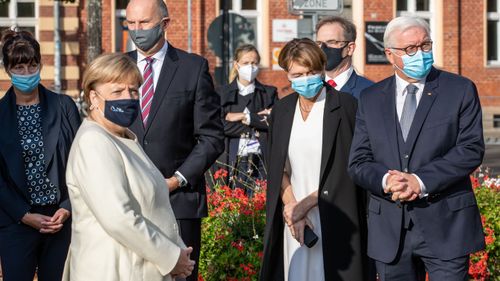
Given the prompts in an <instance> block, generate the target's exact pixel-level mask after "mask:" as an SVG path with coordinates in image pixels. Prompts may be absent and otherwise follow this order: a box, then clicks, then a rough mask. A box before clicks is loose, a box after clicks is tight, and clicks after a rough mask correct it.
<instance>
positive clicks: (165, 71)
mask: <svg viewBox="0 0 500 281" xmlns="http://www.w3.org/2000/svg"><path fill="white" fill-rule="evenodd" d="M165 44H167V43H165ZM178 60H179V57H178V56H177V51H176V49H175V48H174V46H172V45H171V44H169V45H168V49H167V54H166V55H165V59H164V60H163V65H162V67H161V72H160V77H159V78H158V85H157V86H156V89H155V95H154V97H153V101H152V103H151V111H150V112H149V117H148V122H147V125H146V128H145V134H147V133H148V130H149V128H150V127H151V123H153V122H154V118H155V115H156V113H157V112H158V109H159V107H160V105H161V103H162V101H163V99H164V98H165V96H166V95H167V94H168V88H169V87H170V83H171V82H172V80H173V79H174V76H175V72H176V71H177V67H178Z"/></svg>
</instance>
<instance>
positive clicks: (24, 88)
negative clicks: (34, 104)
mask: <svg viewBox="0 0 500 281" xmlns="http://www.w3.org/2000/svg"><path fill="white" fill-rule="evenodd" d="M10 75H11V79H12V85H14V87H15V88H16V89H18V90H19V91H21V92H22V93H25V94H31V92H32V91H33V90H34V89H35V88H36V87H38V84H40V69H39V70H37V72H35V73H33V74H29V75H19V74H14V73H10Z"/></svg>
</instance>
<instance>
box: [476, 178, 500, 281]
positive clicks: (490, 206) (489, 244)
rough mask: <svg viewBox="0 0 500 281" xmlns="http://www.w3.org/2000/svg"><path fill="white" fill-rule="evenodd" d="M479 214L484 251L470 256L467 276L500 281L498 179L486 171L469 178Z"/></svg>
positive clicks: (499, 195)
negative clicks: (482, 231) (482, 229)
mask: <svg viewBox="0 0 500 281" xmlns="http://www.w3.org/2000/svg"><path fill="white" fill-rule="evenodd" d="M471 180H472V185H473V188H474V193H475V194H476V199H477V204H478V206H479V210H480V212H481V220H482V222H483V228H484V235H485V236H486V238H485V241H486V249H485V250H484V251H480V252H478V253H475V254H473V255H471V258H470V266H469V275H470V277H471V279H472V280H476V281H486V280H500V240H499V238H500V237H498V236H499V235H500V219H499V218H500V178H491V177H489V175H488V170H487V169H479V170H478V171H477V172H475V173H474V175H472V176H471Z"/></svg>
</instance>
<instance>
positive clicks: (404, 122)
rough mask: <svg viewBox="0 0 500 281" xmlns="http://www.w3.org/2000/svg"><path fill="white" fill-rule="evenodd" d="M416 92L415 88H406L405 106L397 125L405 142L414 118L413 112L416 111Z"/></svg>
mask: <svg viewBox="0 0 500 281" xmlns="http://www.w3.org/2000/svg"><path fill="white" fill-rule="evenodd" d="M417 91H418V88H417V86H415V85H413V84H409V85H408V86H407V87H406V98H405V104H404V106H403V112H402V113H401V119H400V120H399V124H400V125H401V132H402V133H403V139H404V141H405V142H406V138H407V137H408V133H409V132H410V128H411V123H412V122H413V117H414V116H415V111H417V96H416V93H417Z"/></svg>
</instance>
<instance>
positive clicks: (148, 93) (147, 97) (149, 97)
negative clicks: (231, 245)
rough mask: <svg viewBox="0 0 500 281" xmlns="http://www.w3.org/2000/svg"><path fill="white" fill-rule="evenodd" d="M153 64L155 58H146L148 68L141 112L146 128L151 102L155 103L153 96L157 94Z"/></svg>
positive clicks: (145, 71)
mask: <svg viewBox="0 0 500 281" xmlns="http://www.w3.org/2000/svg"><path fill="white" fill-rule="evenodd" d="M153 62H154V58H151V57H147V58H146V66H145V67H144V74H143V78H144V84H142V96H141V112H142V123H143V124H144V127H146V124H147V122H148V117H149V110H150V109H151V102H152V101H153V96H154V94H155V89H154V83H153V82H154V80H153V78H154V75H153Z"/></svg>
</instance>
